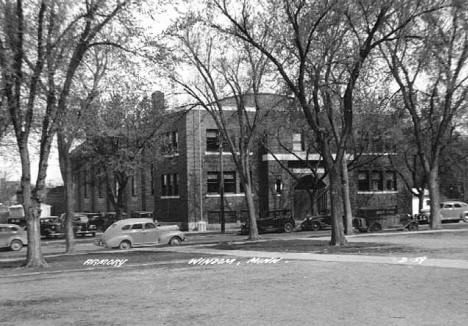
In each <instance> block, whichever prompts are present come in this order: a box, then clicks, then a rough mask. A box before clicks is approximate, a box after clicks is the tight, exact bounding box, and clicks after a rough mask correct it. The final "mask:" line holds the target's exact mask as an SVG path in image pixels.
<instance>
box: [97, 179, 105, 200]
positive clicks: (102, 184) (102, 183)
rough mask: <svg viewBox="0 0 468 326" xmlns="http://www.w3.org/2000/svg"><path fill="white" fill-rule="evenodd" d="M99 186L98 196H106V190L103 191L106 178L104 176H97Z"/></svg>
mask: <svg viewBox="0 0 468 326" xmlns="http://www.w3.org/2000/svg"><path fill="white" fill-rule="evenodd" d="M97 183H98V184H97V188H98V197H99V198H104V192H103V187H104V178H103V177H102V176H98V177H97Z"/></svg>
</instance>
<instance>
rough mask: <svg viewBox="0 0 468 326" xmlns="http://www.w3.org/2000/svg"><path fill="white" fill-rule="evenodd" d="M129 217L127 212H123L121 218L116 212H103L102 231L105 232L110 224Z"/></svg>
mask: <svg viewBox="0 0 468 326" xmlns="http://www.w3.org/2000/svg"><path fill="white" fill-rule="evenodd" d="M126 218H127V214H126V213H124V212H122V213H121V216H120V218H119V217H118V216H117V213H116V212H106V213H102V223H101V225H100V228H101V231H102V232H104V231H106V230H107V228H108V227H109V226H111V225H112V224H114V223H115V222H117V221H119V220H124V219H126Z"/></svg>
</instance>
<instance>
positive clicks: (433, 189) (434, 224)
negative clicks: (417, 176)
mask: <svg viewBox="0 0 468 326" xmlns="http://www.w3.org/2000/svg"><path fill="white" fill-rule="evenodd" d="M428 186H429V198H430V202H431V203H430V207H431V221H430V224H429V226H430V228H431V229H439V228H440V194H439V164H438V162H435V163H434V164H433V166H432V169H431V170H430V171H429V178H428Z"/></svg>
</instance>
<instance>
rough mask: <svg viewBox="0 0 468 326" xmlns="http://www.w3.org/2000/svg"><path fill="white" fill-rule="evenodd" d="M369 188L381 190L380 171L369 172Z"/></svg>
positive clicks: (381, 179) (381, 177)
mask: <svg viewBox="0 0 468 326" xmlns="http://www.w3.org/2000/svg"><path fill="white" fill-rule="evenodd" d="M371 190H372V191H379V190H380V191H382V190H383V176H382V171H372V173H371Z"/></svg>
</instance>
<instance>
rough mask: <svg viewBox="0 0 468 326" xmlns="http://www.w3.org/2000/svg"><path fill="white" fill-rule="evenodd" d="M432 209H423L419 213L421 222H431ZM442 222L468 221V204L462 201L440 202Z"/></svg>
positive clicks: (418, 216) (418, 217)
mask: <svg viewBox="0 0 468 326" xmlns="http://www.w3.org/2000/svg"><path fill="white" fill-rule="evenodd" d="M430 215H431V210H430V209H429V208H425V209H421V211H420V212H419V214H418V215H417V219H418V220H419V223H420V224H427V223H429V217H430ZM440 215H441V216H440V220H441V222H459V221H465V222H468V204H467V203H464V202H461V201H444V202H442V203H440Z"/></svg>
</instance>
